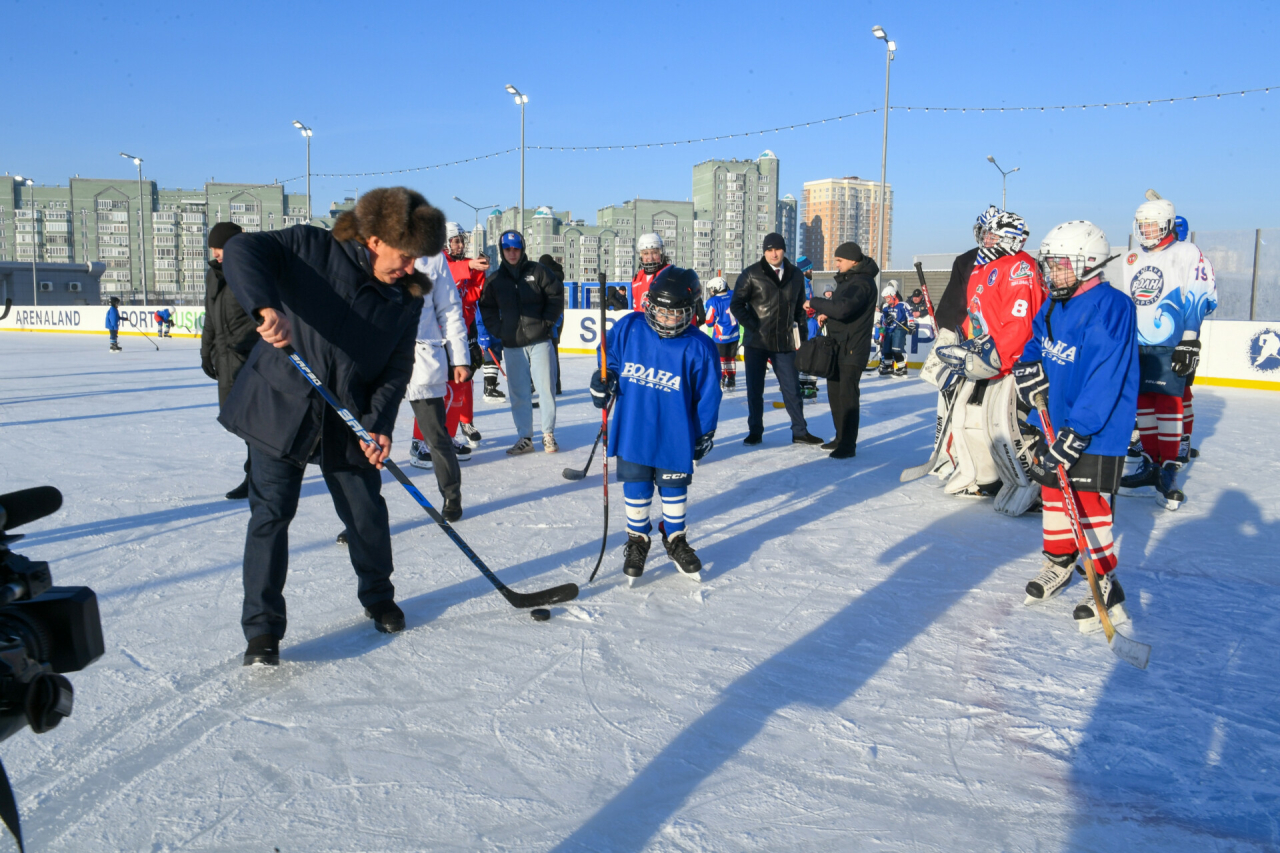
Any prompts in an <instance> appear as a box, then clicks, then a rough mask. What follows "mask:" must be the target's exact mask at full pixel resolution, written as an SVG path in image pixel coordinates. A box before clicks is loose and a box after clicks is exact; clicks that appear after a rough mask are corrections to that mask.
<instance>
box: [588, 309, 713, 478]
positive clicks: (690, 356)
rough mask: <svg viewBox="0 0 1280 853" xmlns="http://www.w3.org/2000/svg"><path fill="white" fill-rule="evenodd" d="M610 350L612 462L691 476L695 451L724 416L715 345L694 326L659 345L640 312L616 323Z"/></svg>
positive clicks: (609, 337)
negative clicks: (614, 389)
mask: <svg viewBox="0 0 1280 853" xmlns="http://www.w3.org/2000/svg"><path fill="white" fill-rule="evenodd" d="M605 342H606V353H607V358H608V364H609V369H610V371H612V372H615V373H617V375H618V397H617V400H616V401H615V402H614V404H613V426H612V427H610V429H609V455H610V456H617V457H620V458H622V459H625V460H627V461H628V462H634V463H635V464H637V465H649V466H651V467H654V468H666V469H667V470H669V471H680V472H682V473H686V474H692V473H693V447H694V444H695V443H696V442H697V440H698V437H699V436H702V435H705V434H706V433H708V432H711V431H712V430H713V429H715V428H716V420H717V418H718V417H719V415H720V353H719V352H717V350H716V346H715V344H713V343H712V342H711V339H710V338H708V337H707V336H706V335H705V334H703V333H702V332H700V331H698V329H697V328H696V327H695V326H690V327H689V328H687V329H685V330H684V332H683V333H681V334H679V335H677V336H676V337H674V338H662V337H659V336H658V333H657V332H655V331H654V330H653V329H651V328H649V323H648V321H647V320H645V316H644V314H642V313H639V312H632V313H629V314H627V315H626V316H624V317H622V318H621V319H619V320H618V322H617V323H615V324H614V326H613V328H612V329H610V330H609V333H608V335H607V336H606V337H605Z"/></svg>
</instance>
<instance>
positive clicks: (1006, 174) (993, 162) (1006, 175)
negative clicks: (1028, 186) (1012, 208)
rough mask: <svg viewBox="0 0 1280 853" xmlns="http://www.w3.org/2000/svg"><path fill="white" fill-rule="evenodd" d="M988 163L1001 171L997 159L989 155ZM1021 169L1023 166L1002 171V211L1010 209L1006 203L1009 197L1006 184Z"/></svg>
mask: <svg viewBox="0 0 1280 853" xmlns="http://www.w3.org/2000/svg"><path fill="white" fill-rule="evenodd" d="M987 161H988V162H989V163H990V164H991V165H992V166H995V167H996V168H997V169H1000V164H999V163H997V162H996V158H995V157H993V156H991V155H990V154H988V155H987ZM1021 168H1022V167H1021V166H1014V167H1013V168H1012V169H1010V170H1009V171H1007V172H1006V171H1005V170H1004V169H1000V209H1001V210H1008V209H1009V206H1008V204H1007V203H1006V202H1007V199H1008V196H1007V195H1006V193H1005V182H1006V181H1007V180H1008V178H1009V176H1010V175H1012V174H1013V173H1014V172H1016V171H1018V170H1019V169H1021Z"/></svg>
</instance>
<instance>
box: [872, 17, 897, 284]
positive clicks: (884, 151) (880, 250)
mask: <svg viewBox="0 0 1280 853" xmlns="http://www.w3.org/2000/svg"><path fill="white" fill-rule="evenodd" d="M871 34H872V35H873V36H875V37H876V38H878V39H880V40H881V41H883V42H884V44H885V53H884V141H883V142H882V143H881V145H880V236H879V237H878V238H877V239H876V254H877V255H878V257H877V259H876V262H877V263H878V264H879V266H880V269H882V270H883V269H884V205H885V196H886V195H888V193H887V192H886V191H885V183H884V182H885V169H886V166H887V165H888V162H889V63H890V62H893V52H894V51H895V50H897V49H898V45H897V44H896V43H894V42H892V41H890V40H889V37H888V36H886V35H885V34H884V27H882V26H880V25H879V24H876V25H875V26H874V27H872V28H871Z"/></svg>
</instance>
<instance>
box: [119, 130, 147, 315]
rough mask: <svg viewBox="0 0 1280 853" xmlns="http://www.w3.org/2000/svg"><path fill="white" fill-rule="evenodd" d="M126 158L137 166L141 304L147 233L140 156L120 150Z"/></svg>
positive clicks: (144, 293) (145, 277) (144, 277)
mask: <svg viewBox="0 0 1280 853" xmlns="http://www.w3.org/2000/svg"><path fill="white" fill-rule="evenodd" d="M120 156H121V157H123V158H125V159H126V160H132V161H133V165H135V166H137V167H138V267H139V268H140V269H141V270H142V304H143V305H146V304H147V235H146V233H145V232H144V231H143V221H144V220H143V218H142V158H141V157H134V156H133V155H132V154H126V153H124V152H123V151H121V152H120Z"/></svg>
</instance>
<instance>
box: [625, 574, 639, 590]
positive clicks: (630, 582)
mask: <svg viewBox="0 0 1280 853" xmlns="http://www.w3.org/2000/svg"><path fill="white" fill-rule="evenodd" d="M639 580H640V578H633V577H631V575H627V589H635V588H636V582H637V581H639Z"/></svg>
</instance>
